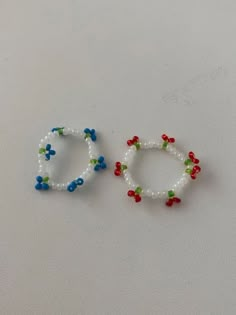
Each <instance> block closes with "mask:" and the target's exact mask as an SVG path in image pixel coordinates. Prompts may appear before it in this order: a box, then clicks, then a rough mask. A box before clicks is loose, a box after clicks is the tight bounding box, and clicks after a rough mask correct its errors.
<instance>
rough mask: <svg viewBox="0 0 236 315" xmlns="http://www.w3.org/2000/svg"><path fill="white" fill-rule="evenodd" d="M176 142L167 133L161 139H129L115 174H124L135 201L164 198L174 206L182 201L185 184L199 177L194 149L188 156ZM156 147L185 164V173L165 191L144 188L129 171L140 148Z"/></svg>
mask: <svg viewBox="0 0 236 315" xmlns="http://www.w3.org/2000/svg"><path fill="white" fill-rule="evenodd" d="M174 143H175V138H173V137H169V136H167V135H166V134H163V135H162V136H161V140H157V141H145V140H142V141H141V140H140V138H139V137H138V136H134V137H133V138H132V139H129V140H128V141H127V144H128V146H129V149H128V151H127V152H126V153H125V156H124V158H123V160H122V162H116V164H115V170H114V174H115V176H124V179H125V181H126V183H127V184H128V187H129V190H128V193H127V194H128V196H129V197H131V198H133V199H134V201H135V202H140V201H141V200H142V198H143V197H151V198H152V199H164V200H165V204H166V206H168V207H172V206H173V205H174V204H179V203H180V202H181V199H180V198H179V196H180V195H181V193H182V191H183V190H184V188H185V186H186V185H187V184H188V183H190V181H191V179H194V180H195V179H196V178H197V174H199V173H200V171H201V168H200V166H199V165H198V164H199V162H200V161H199V159H197V158H196V156H195V154H194V153H193V152H192V151H190V152H189V154H188V156H186V155H185V154H184V153H181V152H180V151H178V150H177V149H176V147H175V146H174ZM154 148H155V149H159V150H164V151H166V152H168V153H170V154H171V155H173V156H175V157H176V158H177V159H178V160H179V161H180V162H181V163H182V164H183V165H184V170H183V173H182V175H181V177H180V179H179V180H178V182H177V183H176V184H174V185H173V186H171V187H170V189H168V190H165V191H154V190H152V189H144V188H142V187H141V186H140V185H138V184H137V183H136V182H135V181H134V180H133V178H132V176H131V173H130V171H129V167H130V165H131V164H132V161H133V159H134V157H135V155H136V152H137V151H139V150H140V149H154Z"/></svg>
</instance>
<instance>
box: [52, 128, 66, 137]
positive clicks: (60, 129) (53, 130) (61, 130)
mask: <svg viewBox="0 0 236 315" xmlns="http://www.w3.org/2000/svg"><path fill="white" fill-rule="evenodd" d="M63 130H64V127H56V128H52V130H51V131H52V132H57V133H58V135H59V136H63V134H64V133H63Z"/></svg>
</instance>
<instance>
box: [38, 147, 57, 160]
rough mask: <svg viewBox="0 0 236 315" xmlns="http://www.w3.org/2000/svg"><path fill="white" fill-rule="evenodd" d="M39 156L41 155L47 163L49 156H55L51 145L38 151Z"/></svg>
mask: <svg viewBox="0 0 236 315" xmlns="http://www.w3.org/2000/svg"><path fill="white" fill-rule="evenodd" d="M39 154H42V155H44V156H45V160H46V161H49V160H50V159H51V156H53V155H55V154H56V151H55V150H52V146H51V144H49V143H48V144H47V145H46V147H44V148H40V149H39Z"/></svg>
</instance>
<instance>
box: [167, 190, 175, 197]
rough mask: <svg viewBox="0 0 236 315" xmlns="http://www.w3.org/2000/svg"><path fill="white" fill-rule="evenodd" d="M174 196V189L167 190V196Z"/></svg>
mask: <svg viewBox="0 0 236 315" xmlns="http://www.w3.org/2000/svg"><path fill="white" fill-rule="evenodd" d="M174 196H175V193H174V191H173V190H169V191H168V197H169V198H172V197H174Z"/></svg>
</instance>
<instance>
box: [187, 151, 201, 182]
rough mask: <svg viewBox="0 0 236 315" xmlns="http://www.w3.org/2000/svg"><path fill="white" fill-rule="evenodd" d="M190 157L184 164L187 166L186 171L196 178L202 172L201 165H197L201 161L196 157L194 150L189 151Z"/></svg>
mask: <svg viewBox="0 0 236 315" xmlns="http://www.w3.org/2000/svg"><path fill="white" fill-rule="evenodd" d="M188 157H189V158H188V159H187V160H185V162H184V164H185V165H186V166H187V169H186V170H185V172H186V173H187V174H189V175H190V176H191V178H192V179H196V178H197V174H198V173H200V172H201V167H200V166H199V165H197V164H199V163H200V161H199V159H197V158H196V156H195V154H194V153H193V152H192V151H190V152H189V154H188Z"/></svg>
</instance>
